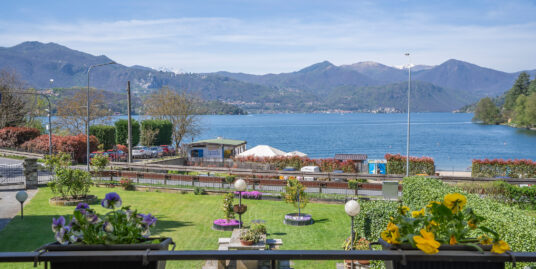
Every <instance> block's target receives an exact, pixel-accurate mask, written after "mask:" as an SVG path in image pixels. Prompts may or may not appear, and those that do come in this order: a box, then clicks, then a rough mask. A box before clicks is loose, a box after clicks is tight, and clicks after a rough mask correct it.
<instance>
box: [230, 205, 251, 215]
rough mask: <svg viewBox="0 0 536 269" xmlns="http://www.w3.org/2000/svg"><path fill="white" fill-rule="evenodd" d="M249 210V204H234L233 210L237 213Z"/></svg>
mask: <svg viewBox="0 0 536 269" xmlns="http://www.w3.org/2000/svg"><path fill="white" fill-rule="evenodd" d="M247 210H248V206H247V205H234V206H233V212H235V213H236V214H244V213H246V211H247Z"/></svg>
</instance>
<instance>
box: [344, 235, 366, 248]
mask: <svg viewBox="0 0 536 269" xmlns="http://www.w3.org/2000/svg"><path fill="white" fill-rule="evenodd" d="M342 247H343V248H344V250H352V237H348V238H346V240H344V243H343V244H342ZM353 247H354V249H355V250H369V249H370V241H368V240H367V239H366V238H364V237H361V238H357V236H356V237H355V238H354V244H353Z"/></svg>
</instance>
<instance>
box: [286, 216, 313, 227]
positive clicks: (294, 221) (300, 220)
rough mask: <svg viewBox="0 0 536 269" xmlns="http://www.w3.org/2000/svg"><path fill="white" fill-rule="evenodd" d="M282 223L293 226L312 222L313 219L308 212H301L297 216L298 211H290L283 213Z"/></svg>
mask: <svg viewBox="0 0 536 269" xmlns="http://www.w3.org/2000/svg"><path fill="white" fill-rule="evenodd" d="M283 223H285V224H287V225H293V226H305V225H311V224H313V223H314V220H313V217H311V215H309V214H305V213H301V214H299V216H298V213H290V214H286V215H285V220H284V221H283Z"/></svg>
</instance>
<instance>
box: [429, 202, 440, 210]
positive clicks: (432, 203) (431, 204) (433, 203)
mask: <svg viewBox="0 0 536 269" xmlns="http://www.w3.org/2000/svg"><path fill="white" fill-rule="evenodd" d="M435 204H440V202H438V201H430V202H429V203H428V205H427V206H426V207H428V208H430V207H432V206H433V205H435Z"/></svg>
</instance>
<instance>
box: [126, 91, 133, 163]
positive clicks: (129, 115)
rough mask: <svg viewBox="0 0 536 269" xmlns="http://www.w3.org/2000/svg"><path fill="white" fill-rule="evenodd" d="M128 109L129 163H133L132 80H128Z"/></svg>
mask: <svg viewBox="0 0 536 269" xmlns="http://www.w3.org/2000/svg"><path fill="white" fill-rule="evenodd" d="M127 106H128V108H127V111H128V141H127V144H128V163H132V117H131V113H130V109H131V104H130V81H128V82H127Z"/></svg>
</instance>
